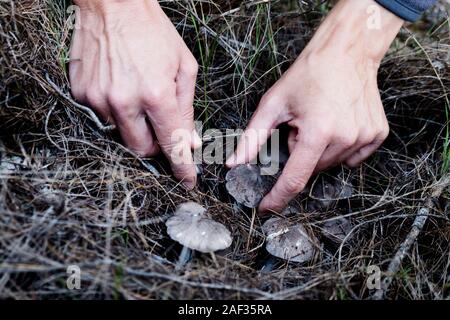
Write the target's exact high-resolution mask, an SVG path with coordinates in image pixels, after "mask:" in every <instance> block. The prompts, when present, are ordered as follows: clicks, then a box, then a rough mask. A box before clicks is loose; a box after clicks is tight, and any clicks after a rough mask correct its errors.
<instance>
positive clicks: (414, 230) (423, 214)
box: [373, 174, 450, 300]
mask: <svg viewBox="0 0 450 320" xmlns="http://www.w3.org/2000/svg"><path fill="white" fill-rule="evenodd" d="M449 185H450V175H448V174H447V175H445V176H444V177H443V178H441V180H439V182H438V183H437V185H436V186H435V187H434V188H433V192H432V193H431V196H430V198H428V199H427V201H426V203H425V206H424V207H422V208H420V209H419V211H418V213H417V215H416V218H415V219H414V222H413V224H412V227H411V231H410V232H409V233H408V235H407V236H406V239H405V241H403V243H402V244H401V245H400V247H399V248H398V250H397V252H396V253H395V256H394V258H392V260H391V262H390V263H389V266H388V269H387V272H386V277H385V278H384V279H383V282H382V284H381V288H380V289H378V290H377V291H376V292H375V294H374V295H373V299H375V300H381V299H383V298H384V297H385V295H386V292H387V290H388V289H389V286H390V285H391V283H392V280H393V277H394V275H395V274H397V272H398V269H399V268H400V265H401V263H402V261H403V259H404V258H405V256H406V254H407V253H408V251H409V249H410V248H411V246H412V245H413V243H414V242H415V241H416V239H417V237H418V236H419V234H420V232H421V231H422V229H423V227H424V225H425V222H426V221H427V220H428V216H429V213H430V208H432V207H433V203H434V201H435V200H436V199H437V198H438V197H439V196H440V195H441V193H442V192H443V191H444V189H445V188H446V187H447V186H449Z"/></svg>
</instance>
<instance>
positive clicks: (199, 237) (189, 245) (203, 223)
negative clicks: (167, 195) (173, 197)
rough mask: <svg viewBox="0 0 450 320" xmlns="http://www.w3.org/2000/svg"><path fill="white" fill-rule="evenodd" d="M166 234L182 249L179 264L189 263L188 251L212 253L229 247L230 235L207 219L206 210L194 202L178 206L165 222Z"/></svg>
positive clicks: (219, 224) (214, 222)
mask: <svg viewBox="0 0 450 320" xmlns="http://www.w3.org/2000/svg"><path fill="white" fill-rule="evenodd" d="M166 226H167V233H168V235H169V236H170V238H172V239H173V240H175V241H177V242H179V243H181V244H182V245H183V246H184V247H183V250H182V253H181V255H180V258H179V263H180V264H182V265H184V264H185V263H187V262H188V261H189V256H190V254H191V252H190V250H188V249H192V250H196V251H199V252H203V253H212V252H215V251H218V250H223V249H226V248H228V247H229V246H230V245H231V241H232V239H231V233H230V231H229V230H228V229H227V228H226V227H225V226H224V225H223V224H221V223H219V222H217V221H214V220H212V219H211V218H209V217H208V215H207V213H206V209H205V208H204V207H203V206H201V205H199V204H198V203H195V202H186V203H182V204H181V205H179V206H178V208H177V209H176V211H175V212H174V216H173V217H171V218H169V219H168V220H167V221H166Z"/></svg>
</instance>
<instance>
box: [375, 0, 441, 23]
mask: <svg viewBox="0 0 450 320" xmlns="http://www.w3.org/2000/svg"><path fill="white" fill-rule="evenodd" d="M375 1H376V2H378V3H379V4H380V5H382V6H383V7H385V8H386V9H388V10H389V11H391V12H393V13H394V14H396V15H397V16H399V17H400V18H402V19H404V20H407V21H416V20H417V19H419V18H420V16H421V15H422V13H423V12H424V11H425V10H427V9H428V8H429V7H431V6H432V5H433V4H434V3H435V2H436V1H437V0H375Z"/></svg>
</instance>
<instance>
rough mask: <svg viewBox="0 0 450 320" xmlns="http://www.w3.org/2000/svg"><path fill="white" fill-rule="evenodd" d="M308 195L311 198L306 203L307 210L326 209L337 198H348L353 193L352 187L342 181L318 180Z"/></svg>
mask: <svg viewBox="0 0 450 320" xmlns="http://www.w3.org/2000/svg"><path fill="white" fill-rule="evenodd" d="M310 195H311V197H312V199H313V200H312V201H311V202H310V203H309V204H308V209H309V210H312V211H314V210H320V209H327V208H329V207H330V206H331V205H332V204H333V203H335V202H336V201H338V200H343V199H348V198H350V197H351V196H352V195H353V187H352V186H351V185H350V184H348V183H346V182H342V181H332V182H328V181H320V182H319V181H318V182H317V183H315V184H314V186H313V188H312V190H311V193H310Z"/></svg>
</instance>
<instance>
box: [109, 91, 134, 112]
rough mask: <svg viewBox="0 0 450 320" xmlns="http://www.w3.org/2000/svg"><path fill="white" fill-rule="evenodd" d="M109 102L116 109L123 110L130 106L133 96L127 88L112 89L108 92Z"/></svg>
mask: <svg viewBox="0 0 450 320" xmlns="http://www.w3.org/2000/svg"><path fill="white" fill-rule="evenodd" d="M108 103H109V104H110V105H111V107H112V108H113V109H114V110H120V111H121V110H123V109H127V108H128V107H129V106H130V104H131V103H132V98H131V96H130V95H129V94H128V93H127V92H126V91H125V90H111V92H110V93H109V94H108Z"/></svg>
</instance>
